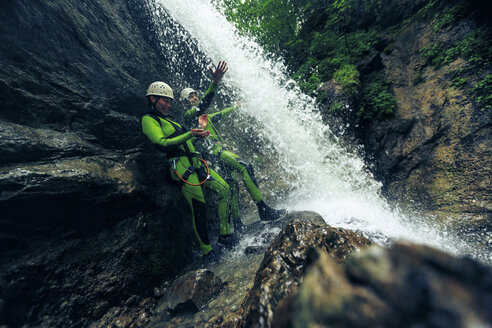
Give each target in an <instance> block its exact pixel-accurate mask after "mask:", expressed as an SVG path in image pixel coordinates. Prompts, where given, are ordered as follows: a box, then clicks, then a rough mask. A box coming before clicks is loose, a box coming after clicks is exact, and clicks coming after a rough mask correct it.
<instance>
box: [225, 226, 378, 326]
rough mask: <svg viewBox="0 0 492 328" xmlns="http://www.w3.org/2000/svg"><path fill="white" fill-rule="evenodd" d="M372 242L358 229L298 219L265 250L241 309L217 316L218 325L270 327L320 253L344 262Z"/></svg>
mask: <svg viewBox="0 0 492 328" xmlns="http://www.w3.org/2000/svg"><path fill="white" fill-rule="evenodd" d="M369 244H370V241H369V240H367V239H366V238H365V237H362V236H360V235H358V234H356V233H354V232H351V231H348V230H344V229H337V228H331V227H328V226H327V225H326V224H323V225H322V224H315V223H309V222H303V221H300V220H295V219H294V220H293V221H292V222H290V223H289V224H287V226H286V227H285V228H284V229H283V230H282V232H281V233H280V234H279V235H278V236H277V237H276V239H275V240H274V242H273V243H272V244H271V245H270V247H269V248H268V250H267V251H266V252H265V256H264V258H263V261H262V263H261V265H260V268H259V270H258V271H257V273H256V276H255V281H254V285H253V288H252V289H251V291H250V292H249V293H248V295H247V296H246V298H245V300H244V302H243V304H242V306H241V310H240V311H239V312H238V313H233V314H232V315H230V316H228V317H226V318H225V319H224V320H223V321H221V320H218V319H217V318H216V321H217V322H220V323H217V324H216V325H215V326H218V327H270V326H271V322H272V319H273V315H274V313H275V311H276V310H277V308H278V307H279V304H281V302H283V301H284V300H285V299H287V298H288V297H289V296H290V295H291V294H292V293H293V292H294V291H295V290H296V288H297V286H298V285H299V283H300V282H301V281H302V279H303V277H304V275H305V271H306V269H307V268H308V267H309V265H310V264H312V263H313V262H315V261H316V259H317V257H318V256H319V253H326V254H328V256H330V257H331V258H333V259H334V261H336V262H341V261H343V259H345V258H346V256H348V254H350V253H351V252H353V251H356V250H358V249H359V248H363V247H366V246H367V245H369Z"/></svg>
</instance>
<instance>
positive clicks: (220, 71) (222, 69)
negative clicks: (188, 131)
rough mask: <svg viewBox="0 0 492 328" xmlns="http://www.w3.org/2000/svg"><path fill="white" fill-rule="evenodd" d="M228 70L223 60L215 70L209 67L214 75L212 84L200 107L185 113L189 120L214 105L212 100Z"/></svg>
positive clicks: (199, 104)
mask: <svg viewBox="0 0 492 328" xmlns="http://www.w3.org/2000/svg"><path fill="white" fill-rule="evenodd" d="M228 69H229V68H228V67H227V63H226V62H225V61H223V60H222V61H219V63H218V64H217V66H216V67H215V69H214V68H213V67H209V70H210V75H212V83H211V84H210V86H209V87H208V89H207V91H205V93H204V94H203V96H202V98H201V99H200V102H199V103H198V105H197V106H194V107H193V108H191V109H189V110H187V111H186V112H185V114H184V116H185V118H186V119H187V120H189V119H193V118H195V117H198V116H200V115H201V114H203V113H205V112H206V111H207V109H208V107H209V106H210V104H211V103H212V99H213V98H214V96H215V94H216V93H217V90H218V89H219V84H220V82H221V81H222V78H223V77H224V74H225V73H226V72H227V70H228Z"/></svg>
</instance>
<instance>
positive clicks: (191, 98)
mask: <svg viewBox="0 0 492 328" xmlns="http://www.w3.org/2000/svg"><path fill="white" fill-rule="evenodd" d="M199 101H200V99H198V95H197V94H196V92H192V93H190V95H189V96H188V102H189V103H190V105H191V106H196V105H198V102H199Z"/></svg>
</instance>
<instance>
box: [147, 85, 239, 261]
mask: <svg viewBox="0 0 492 328" xmlns="http://www.w3.org/2000/svg"><path fill="white" fill-rule="evenodd" d="M146 97H147V104H148V109H149V110H148V112H146V113H144V115H143V116H142V119H141V123H142V131H143V133H144V134H145V136H147V138H149V140H150V141H151V142H152V143H153V144H156V145H158V147H160V149H161V150H163V151H164V152H165V153H166V155H167V157H168V161H169V166H170V170H171V176H172V178H173V179H174V180H176V181H179V182H181V183H182V184H181V191H182V193H183V195H184V197H185V199H186V201H187V203H188V205H189V207H190V209H191V214H192V222H193V230H194V232H195V235H196V237H197V239H198V243H199V245H200V248H201V250H202V253H203V256H204V258H205V260H206V261H208V260H216V255H215V253H214V252H213V251H212V247H211V244H210V240H209V237H208V231H207V220H206V211H205V198H204V195H203V191H202V188H201V186H203V187H205V188H208V189H211V190H213V191H214V192H216V193H217V194H218V196H219V204H218V217H219V221H220V228H219V230H220V231H219V239H218V243H219V244H222V245H225V246H232V245H233V243H234V242H235V240H234V237H233V236H232V235H231V231H230V225H229V200H230V196H231V192H230V188H229V185H228V184H227V183H226V182H225V181H224V180H223V179H222V178H221V177H220V176H219V175H218V174H217V173H216V172H214V171H213V170H211V169H210V170H209V176H207V170H206V168H205V166H204V165H203V164H202V162H201V160H200V159H199V153H197V152H196V151H195V147H194V145H193V141H194V140H195V139H196V138H206V137H208V136H209V134H210V133H209V132H208V131H205V130H203V129H192V130H191V131H188V130H187V129H185V128H184V127H183V126H182V125H180V124H179V123H177V122H176V121H175V120H174V118H173V117H171V116H170V115H169V113H168V112H169V109H170V108H171V103H172V100H173V99H174V95H173V91H172V89H171V88H170V87H169V85H167V84H166V83H164V82H160V81H157V82H154V83H152V84H151V85H150V86H149V88H148V90H147V93H146Z"/></svg>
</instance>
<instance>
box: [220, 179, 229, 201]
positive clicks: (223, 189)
mask: <svg viewBox="0 0 492 328" xmlns="http://www.w3.org/2000/svg"><path fill="white" fill-rule="evenodd" d="M218 195H219V198H221V199H222V198H230V197H231V188H230V187H229V184H228V183H227V182H225V181H224V183H223V184H222V185H221V186H220V189H219V190H218Z"/></svg>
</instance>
